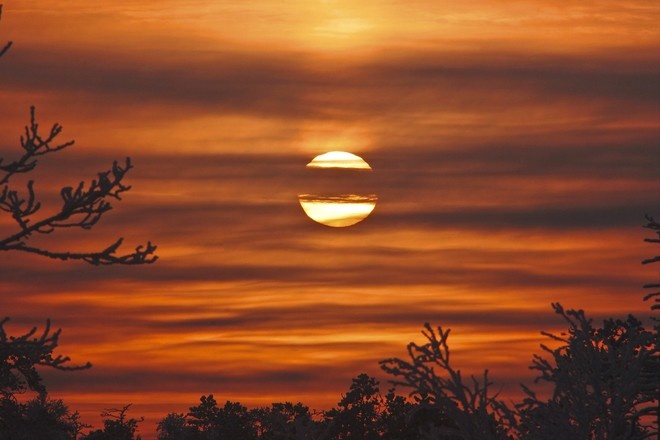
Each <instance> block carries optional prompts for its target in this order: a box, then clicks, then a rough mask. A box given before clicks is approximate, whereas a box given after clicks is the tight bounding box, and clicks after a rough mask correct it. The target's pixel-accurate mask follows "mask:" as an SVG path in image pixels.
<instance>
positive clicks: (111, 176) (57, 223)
mask: <svg viewBox="0 0 660 440" xmlns="http://www.w3.org/2000/svg"><path fill="white" fill-rule="evenodd" d="M61 132H62V126H61V125H59V124H57V123H56V124H54V125H53V126H52V127H51V129H50V131H49V132H48V135H46V136H42V135H41V134H40V133H39V124H38V123H37V122H36V118H35V108H34V106H33V107H31V108H30V125H29V126H26V127H25V134H24V135H23V136H21V147H22V148H23V151H24V152H23V154H22V156H21V157H20V158H18V159H16V160H14V161H12V162H10V163H8V164H5V165H3V163H2V162H3V161H2V159H0V172H3V173H4V174H0V185H4V187H3V188H2V189H1V190H0V209H1V210H3V211H5V212H7V213H9V214H10V215H11V217H12V218H13V219H14V221H15V222H16V226H17V227H18V231H17V232H15V233H13V234H10V235H9V236H7V237H5V238H2V239H0V251H22V252H28V253H33V254H37V255H42V256H45V257H49V258H53V259H59V260H82V261H85V262H87V263H90V264H93V265H95V266H98V265H111V264H125V265H135V264H148V263H153V262H154V261H156V260H157V259H158V257H157V256H156V255H154V252H155V251H156V246H155V245H153V244H151V242H148V243H147V244H146V245H141V246H138V247H136V248H135V251H134V252H132V253H129V254H118V253H117V252H118V249H119V247H120V246H121V244H122V243H123V239H122V238H119V239H117V240H115V242H114V243H112V244H110V245H109V246H107V247H106V248H105V249H103V250H101V251H95V252H69V251H65V252H55V251H51V250H48V249H42V248H40V247H36V246H31V245H29V244H28V240H29V239H30V238H31V237H32V236H34V235H39V234H51V233H53V232H55V231H56V230H57V229H65V228H81V229H91V228H92V227H93V226H94V225H95V224H96V223H97V222H98V221H99V220H100V219H101V217H102V216H103V214H105V213H106V212H108V211H109V210H111V209H112V205H111V203H110V201H109V199H116V200H121V194H122V193H124V192H126V191H128V190H130V189H131V187H130V186H128V185H125V184H124V183H123V180H124V177H125V176H126V174H127V173H128V171H129V170H130V169H131V168H133V165H132V163H131V160H130V158H128V157H127V158H126V159H125V161H124V163H123V164H120V163H119V162H117V161H114V163H113V164H112V168H111V169H110V170H107V171H102V172H99V173H98V178H97V179H94V180H92V182H91V183H90V184H89V185H86V184H85V182H80V184H78V186H77V187H75V188H74V187H70V186H67V187H64V188H62V189H61V191H60V197H61V198H62V204H61V207H60V209H59V211H58V212H55V213H53V214H50V215H46V216H44V217H41V218H36V217H37V214H38V213H40V209H41V203H40V202H38V201H37V198H36V194H35V191H34V181H33V180H30V181H28V183H27V185H26V192H25V193H24V194H23V195H21V194H20V193H19V192H18V191H17V190H14V189H11V188H10V186H9V180H10V178H11V177H12V176H14V175H16V174H25V173H29V172H30V171H32V170H34V169H35V167H36V166H37V163H38V157H40V156H44V155H46V154H50V153H54V152H57V151H61V150H63V149H65V148H67V147H70V146H71V145H73V144H74V141H72V140H71V141H67V142H63V143H58V142H56V138H57V137H58V135H59V134H60V133H61Z"/></svg>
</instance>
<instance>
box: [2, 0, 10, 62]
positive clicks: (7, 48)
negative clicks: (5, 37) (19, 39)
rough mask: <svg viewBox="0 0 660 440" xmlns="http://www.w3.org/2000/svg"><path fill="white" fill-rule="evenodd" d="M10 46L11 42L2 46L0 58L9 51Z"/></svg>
mask: <svg viewBox="0 0 660 440" xmlns="http://www.w3.org/2000/svg"><path fill="white" fill-rule="evenodd" d="M0 19H2V5H1V4H0ZM11 45H12V42H11V41H8V42H7V43H6V44H5V45H4V47H3V48H2V49H0V57H1V56H3V55H4V54H5V52H7V51H8V50H9V48H10V47H11Z"/></svg>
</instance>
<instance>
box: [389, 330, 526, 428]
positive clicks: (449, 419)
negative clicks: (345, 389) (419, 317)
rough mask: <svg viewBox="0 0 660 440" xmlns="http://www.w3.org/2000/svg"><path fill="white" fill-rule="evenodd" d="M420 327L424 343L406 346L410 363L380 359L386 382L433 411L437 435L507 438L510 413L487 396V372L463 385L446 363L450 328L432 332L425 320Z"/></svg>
mask: <svg viewBox="0 0 660 440" xmlns="http://www.w3.org/2000/svg"><path fill="white" fill-rule="evenodd" d="M424 328H425V330H423V331H422V334H423V335H424V336H425V338H426V340H427V342H426V343H425V344H424V345H417V344H416V343H414V342H411V343H410V344H408V347H407V351H408V356H409V357H410V361H407V360H402V359H399V358H389V359H385V360H382V361H381V362H380V365H381V368H382V369H383V370H384V371H385V372H387V373H389V374H391V375H393V376H394V377H395V378H397V379H395V380H392V383H393V384H394V385H395V386H400V387H404V388H409V389H411V391H410V396H411V397H413V399H414V400H415V401H416V402H418V403H419V404H420V405H422V406H423V407H428V408H432V409H434V410H436V411H437V412H438V415H439V420H438V422H439V424H438V426H436V427H435V428H434V431H435V432H437V433H438V435H441V436H446V437H447V438H452V437H457V438H466V439H484V440H485V439H504V438H508V435H507V432H508V431H509V429H510V427H509V426H508V425H509V424H511V425H513V424H515V423H514V420H513V417H512V414H513V413H512V411H511V410H510V409H509V408H508V407H507V406H506V404H505V403H504V402H502V401H501V400H498V398H497V394H493V395H491V394H490V386H491V385H492V382H490V381H489V379H488V370H485V371H484V374H483V380H482V381H480V380H479V379H477V378H476V377H474V376H471V377H470V381H471V383H470V384H466V383H464V381H463V376H462V374H461V371H460V370H456V369H454V368H453V367H452V366H451V364H450V362H449V359H450V351H449V345H448V343H447V339H448V337H449V332H450V330H449V329H448V330H443V329H442V327H438V328H437V333H436V332H435V331H434V329H433V328H432V327H431V326H430V325H429V324H428V323H426V324H424ZM438 371H441V372H444V373H446V374H447V377H443V376H441V375H439V374H438Z"/></svg>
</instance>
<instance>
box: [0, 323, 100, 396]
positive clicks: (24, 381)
mask: <svg viewBox="0 0 660 440" xmlns="http://www.w3.org/2000/svg"><path fill="white" fill-rule="evenodd" d="M7 321H9V318H4V319H2V320H0V360H1V361H2V362H1V365H0V394H2V396H3V397H5V398H9V397H11V396H13V395H14V394H16V393H23V392H25V391H27V390H33V391H36V392H38V393H39V394H42V395H45V394H46V387H45V386H44V384H43V383H42V379H41V376H40V375H39V373H38V372H37V369H36V366H37V365H41V366H46V367H52V368H55V369H57V370H62V371H75V370H86V369H88V368H91V366H92V364H91V363H89V362H87V363H86V364H84V365H73V366H71V365H68V362H69V361H70V360H71V359H70V358H69V357H68V356H62V355H57V356H54V355H53V351H54V350H55V348H57V346H58V345H59V337H60V333H61V332H62V329H57V330H55V331H54V332H51V327H50V320H47V321H46V328H45V329H44V330H43V332H42V333H41V334H40V335H37V328H36V327H33V328H32V329H31V330H30V331H29V332H27V333H26V334H24V335H21V336H8V335H7V332H6V331H5V328H4V325H5V324H6V323H7Z"/></svg>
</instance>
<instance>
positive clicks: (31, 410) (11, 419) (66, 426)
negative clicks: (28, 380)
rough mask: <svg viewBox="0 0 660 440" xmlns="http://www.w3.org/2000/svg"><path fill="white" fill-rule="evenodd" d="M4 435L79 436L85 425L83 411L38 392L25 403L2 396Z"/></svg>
mask: <svg viewBox="0 0 660 440" xmlns="http://www.w3.org/2000/svg"><path fill="white" fill-rule="evenodd" d="M0 413H1V414H2V418H0V438H1V439H11V440H71V439H73V440H75V439H77V438H78V436H79V435H80V433H81V432H82V430H83V429H84V428H89V427H90V425H86V424H84V423H81V421H80V414H78V412H73V413H72V412H71V411H69V408H68V407H67V406H66V405H65V404H64V402H62V400H59V399H58V400H51V399H49V398H47V397H45V396H38V397H36V398H34V399H31V400H29V401H27V402H25V403H21V402H17V401H15V400H13V399H1V400H0Z"/></svg>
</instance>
